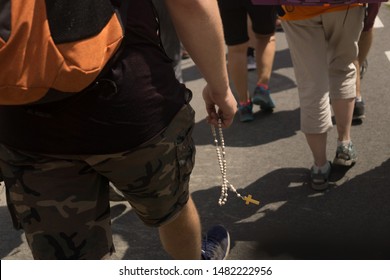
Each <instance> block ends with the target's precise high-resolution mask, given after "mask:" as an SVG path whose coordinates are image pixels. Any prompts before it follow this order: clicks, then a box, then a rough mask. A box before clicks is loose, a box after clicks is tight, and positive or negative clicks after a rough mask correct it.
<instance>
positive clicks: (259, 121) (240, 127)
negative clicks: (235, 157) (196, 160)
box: [193, 108, 300, 147]
mask: <svg viewBox="0 0 390 280" xmlns="http://www.w3.org/2000/svg"><path fill="white" fill-rule="evenodd" d="M299 114H300V109H299V108H297V109H295V110H291V111H278V112H274V113H272V114H269V113H264V112H261V111H259V112H256V113H255V114H254V115H255V120H254V121H252V122H248V123H242V122H240V121H239V120H238V115H236V116H235V120H234V121H233V123H232V125H231V126H230V127H229V128H226V129H224V130H223V134H224V137H225V139H229V141H227V142H226V143H225V144H226V146H230V147H253V146H259V145H265V144H268V143H271V142H274V141H277V140H280V139H285V138H289V137H292V136H294V135H296V134H298V132H299V130H300V124H299ZM210 131H211V130H210V125H209V124H208V123H207V122H206V120H202V121H200V122H198V123H196V125H195V128H194V132H193V139H194V141H195V143H196V145H197V146H202V145H210V144H213V140H214V139H213V137H212V134H211V133H210ZM264 131H266V132H267V133H264Z"/></svg>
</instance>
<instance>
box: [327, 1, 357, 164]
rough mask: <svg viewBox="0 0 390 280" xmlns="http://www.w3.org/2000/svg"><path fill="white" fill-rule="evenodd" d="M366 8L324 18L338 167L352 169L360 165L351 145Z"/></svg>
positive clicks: (335, 161)
mask: <svg viewBox="0 0 390 280" xmlns="http://www.w3.org/2000/svg"><path fill="white" fill-rule="evenodd" d="M363 15H364V8H362V7H355V8H352V9H350V10H349V11H348V14H347V15H346V12H343V11H340V12H334V13H328V14H325V15H323V17H322V18H323V24H324V30H325V32H326V33H327V34H329V36H328V42H329V45H328V46H329V47H328V63H329V85H330V97H331V100H332V107H333V111H334V115H335V120H336V126H337V134H338V139H337V140H338V144H337V146H338V147H337V152H336V157H335V159H334V161H333V163H334V164H340V165H347V166H350V165H352V164H353V163H354V162H355V161H356V154H355V151H354V149H353V146H352V142H351V135H350V134H351V123H352V114H353V109H354V104H355V97H356V72H357V71H358V70H357V69H356V67H355V65H354V61H355V60H356V57H357V55H358V48H357V42H358V40H359V36H360V32H361V29H362V24H363Z"/></svg>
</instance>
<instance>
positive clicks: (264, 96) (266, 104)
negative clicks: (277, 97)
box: [252, 86, 275, 111]
mask: <svg viewBox="0 0 390 280" xmlns="http://www.w3.org/2000/svg"><path fill="white" fill-rule="evenodd" d="M252 102H253V104H256V105H260V109H261V110H264V111H273V109H274V108H275V103H274V101H273V100H272V98H271V94H270V91H269V89H265V88H264V87H262V86H257V87H256V88H255V91H254V92H253V97H252Z"/></svg>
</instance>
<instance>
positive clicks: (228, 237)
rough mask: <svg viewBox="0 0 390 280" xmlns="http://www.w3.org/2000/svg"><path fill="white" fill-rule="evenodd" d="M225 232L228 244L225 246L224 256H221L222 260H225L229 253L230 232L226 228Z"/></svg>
mask: <svg viewBox="0 0 390 280" xmlns="http://www.w3.org/2000/svg"><path fill="white" fill-rule="evenodd" d="M226 233H227V240H228V242H227V243H228V244H227V248H226V254H225V256H223V259H222V260H226V258H227V256H228V255H229V253H230V234H229V232H228V231H227V230H226Z"/></svg>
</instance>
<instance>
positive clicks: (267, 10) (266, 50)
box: [248, 6, 276, 111]
mask: <svg viewBox="0 0 390 280" xmlns="http://www.w3.org/2000/svg"><path fill="white" fill-rule="evenodd" d="M248 13H249V15H250V17H251V19H252V28H253V32H254V33H255V38H256V63H257V84H256V88H255V90H254V92H253V96H252V101H253V103H254V104H258V105H260V108H261V109H262V110H266V111H268V110H269V111H272V110H273V108H274V107H275V104H274V102H273V100H272V98H271V96H270V90H269V81H270V78H271V74H272V67H273V63H274V57H275V50H276V41H275V20H276V9H275V7H274V6H249V7H248Z"/></svg>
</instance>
